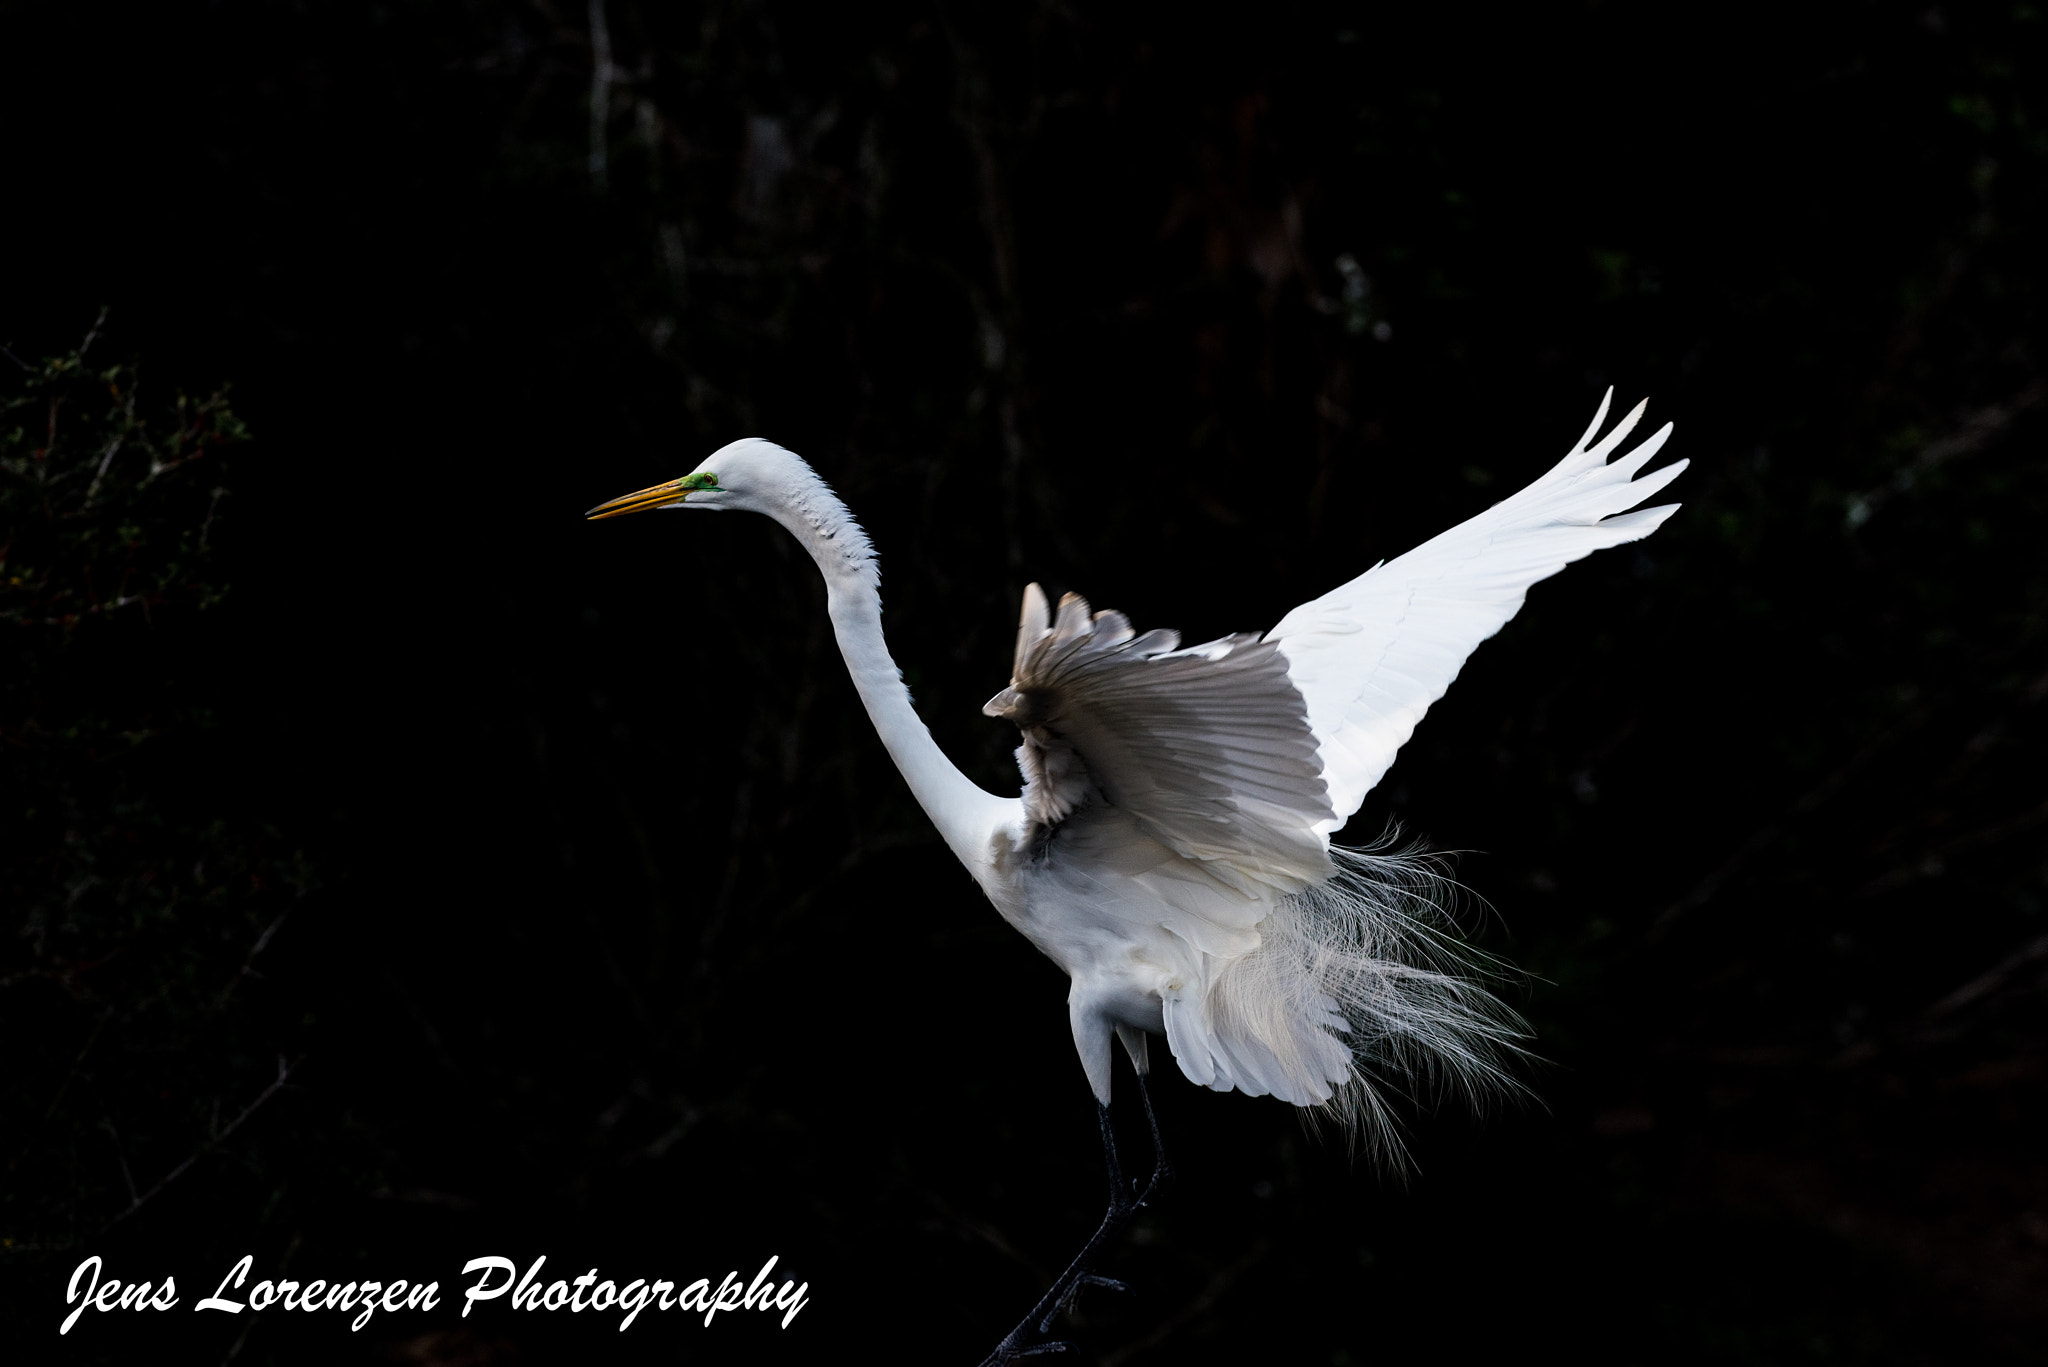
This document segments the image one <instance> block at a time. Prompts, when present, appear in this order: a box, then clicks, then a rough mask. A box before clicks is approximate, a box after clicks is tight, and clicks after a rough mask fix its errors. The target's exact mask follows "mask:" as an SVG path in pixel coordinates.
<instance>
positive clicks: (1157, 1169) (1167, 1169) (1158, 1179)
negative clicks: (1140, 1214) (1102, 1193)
mask: <svg viewBox="0 0 2048 1367" xmlns="http://www.w3.org/2000/svg"><path fill="white" fill-rule="evenodd" d="M1138 1096H1139V1098H1140V1099H1141V1100H1143V1101H1144V1103H1145V1123H1146V1124H1147V1125H1150V1126H1151V1127H1152V1175H1151V1176H1150V1177H1149V1178H1147V1179H1146V1180H1145V1189H1144V1190H1143V1191H1141V1192H1139V1193H1138V1202H1137V1203H1138V1204H1139V1205H1140V1206H1142V1205H1144V1204H1145V1203H1146V1202H1147V1201H1149V1200H1151V1199H1152V1193H1153V1192H1155V1191H1157V1190H1159V1189H1160V1188H1161V1187H1163V1186H1165V1185H1166V1184H1167V1183H1168V1182H1171V1181H1172V1180H1173V1164H1171V1163H1169V1162H1167V1161H1166V1144H1165V1142H1164V1141H1162V1140H1161V1139H1160V1138H1159V1117H1158V1116H1157V1115H1155V1114H1153V1111H1152V1089H1151V1088H1150V1087H1148V1086H1146V1085H1145V1075H1144V1074H1143V1073H1140V1074H1138Z"/></svg>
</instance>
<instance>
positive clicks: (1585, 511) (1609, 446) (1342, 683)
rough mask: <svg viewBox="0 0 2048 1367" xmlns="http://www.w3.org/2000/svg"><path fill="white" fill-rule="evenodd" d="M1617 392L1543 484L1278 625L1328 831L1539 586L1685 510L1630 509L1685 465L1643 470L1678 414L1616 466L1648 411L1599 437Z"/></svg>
mask: <svg viewBox="0 0 2048 1367" xmlns="http://www.w3.org/2000/svg"><path fill="white" fill-rule="evenodd" d="M1613 397H1614V391H1613V390H1609V391H1608V394H1607V398H1605V399H1602V400H1601V401H1600V411H1599V412H1598V413H1596V414H1594V416H1593V425H1592V426H1591V427H1588V428H1587V429H1586V435H1584V436H1583V437H1580V438H1579V442H1578V445H1576V446H1574V447H1573V448H1572V450H1571V453H1570V454H1569V455H1567V456H1566V457H1565V458H1564V459H1563V460H1561V461H1559V462H1558V463H1557V464H1556V465H1555V466H1554V467H1552V469H1551V470H1550V472H1549V473H1548V474H1545V475H1544V476H1543V477H1542V478H1540V479H1538V480H1537V481H1536V482H1535V483H1533V484H1531V485H1529V487H1527V488H1526V489H1523V490H1522V491H1521V492H1520V493H1518V494H1515V495H1514V496H1512V497H1510V498H1507V499H1503V500H1502V501H1501V502H1499V503H1496V504H1494V505H1493V507H1491V508H1489V509H1487V510H1486V511H1485V512H1483V513H1481V514H1479V516H1477V517H1475V518H1472V519H1471V520H1469V521H1466V522H1461V523H1459V524H1458V525H1457V526H1455V527H1453V528H1451V529H1450V530H1449V531H1447V532H1445V533H1443V534H1442V535H1441V536H1438V537H1435V538H1433V539H1431V540H1429V541H1425V542H1424V543H1423V544H1421V545H1420V546H1417V547H1416V548H1415V549H1414V550H1412V551H1409V552H1408V553H1407V554H1406V555H1403V556H1400V557H1399V558H1397V559H1394V560H1390V561H1387V562H1386V563H1384V564H1381V565H1377V566H1374V567H1373V568H1372V569H1370V570H1368V571H1366V572H1365V573H1364V574H1362V575H1360V576H1359V577H1358V578H1356V579H1354V580H1352V581H1351V582H1350V583H1348V584H1344V585H1342V586H1340V587H1338V588H1335V589H1332V590H1331V591H1330V592H1329V593H1326V594H1324V595H1323V596H1322V597H1320V598H1318V599H1315V600H1314V601H1313V602H1308V603H1303V604H1302V605H1301V606H1300V607H1298V608H1296V609H1294V611H1292V612H1290V613H1288V614H1287V615H1286V616H1285V617H1283V618H1281V619H1280V624H1279V625H1278V626H1276V627H1274V628H1273V629H1272V630H1271V631H1270V632H1268V633H1267V634H1266V638H1265V641H1264V643H1263V644H1266V645H1274V646H1278V647H1279V649H1280V652H1281V654H1282V655H1283V656H1284V657H1285V658H1286V661H1287V677H1288V679H1289V681H1290V682H1291V683H1292V684H1293V685H1294V687H1295V688H1296V689H1297V690H1299V692H1300V694H1301V696H1302V698H1303V700H1304V701H1305V702H1306V704H1307V708H1308V722H1309V727H1310V729H1311V730H1312V731H1313V732H1314V733H1315V738H1316V743H1317V746H1318V750H1319V756H1320V766H1319V767H1320V769H1321V773H1322V778H1323V782H1324V784H1325V785H1326V786H1327V789H1328V794H1329V804H1330V812H1329V815H1327V816H1325V817H1323V818H1322V819H1321V820H1320V821H1319V822H1318V824H1317V830H1318V831H1319V832H1321V833H1322V834H1323V835H1324V836H1325V837H1327V836H1328V835H1329V833H1330V832H1332V831H1335V830H1336V829H1337V828H1338V827H1340V826H1342V825H1343V824H1344V822H1345V821H1346V820H1348V819H1349V818H1350V816H1351V814H1352V813H1353V812H1355V811H1357V810H1358V807H1359V804H1360V803H1362V802H1363V801H1364V800H1365V795H1366V793H1367V792H1369V791H1370V790H1371V789H1372V786H1373V785H1374V784H1375V783H1378V782H1379V781H1380V777H1381V775H1383V774H1385V773H1386V772H1387V767H1388V766H1389V765H1391V764H1392V763H1393V762H1394V752H1395V751H1397V750H1399V749H1400V748H1401V746H1402V744H1403V743H1404V742H1406V741H1407V739H1408V737H1409V736H1410V735H1412V734H1414V731H1415V724H1416V723H1417V722H1419V721H1420V720H1422V714H1423V713H1424V712H1426V711H1428V710H1429V705H1430V704H1431V703H1433V702H1435V701H1436V700H1437V699H1438V698H1441V697H1442V696H1443V695H1444V690H1445V689H1447V688H1449V687H1450V685H1451V680H1452V679H1454V678H1456V677H1457V676H1458V670H1459V668H1460V667H1461V666H1462V665H1463V664H1464V663H1465V657H1466V656H1468V655H1470V654H1471V653H1472V652H1473V650H1474V649H1476V648H1477V647H1478V645H1479V643H1480V642H1481V641H1484V640H1485V639H1486V638H1487V637H1489V636H1491V635H1493V634H1494V633H1495V632H1497V631H1499V630H1500V629H1501V627H1502V626H1503V625H1504V624H1505V623H1506V622H1507V620H1508V619H1509V618H1510V617H1512V616H1514V615H1515V613H1516V611H1517V610H1519V609H1520V608H1521V606H1522V598H1523V595H1525V594H1526V593H1527V592H1528V590H1529V586H1530V585H1531V584H1534V583H1536V582H1537V581H1538V580H1540V579H1547V578H1549V577H1550V576H1551V575H1553V574H1556V573H1557V572H1558V571H1559V570H1561V569H1563V568H1564V567H1565V566H1566V565H1569V564H1570V563H1571V562H1572V561H1574V560H1578V559H1581V558H1582V557H1584V556H1587V555H1590V554H1591V553H1593V552H1594V551H1597V550H1600V549H1601V548H1603V547H1606V546H1618V545H1620V544H1622V543H1623V542H1627V541H1635V540H1638V539H1640V538H1642V537H1645V536H1648V535H1649V534H1650V533H1651V532H1653V531H1655V530H1657V528H1658V526H1659V525H1660V524H1662V522H1663V521H1664V519H1665V518H1667V517H1669V516H1671V514H1672V513H1673V512H1675V511H1677V508H1678V505H1677V504H1675V503H1667V504H1664V505H1663V506H1661V507H1656V508H1644V509H1642V510H1641V511H1640V512H1633V513H1631V512H1628V511H1627V510H1628V509H1630V508H1633V507H1635V506H1636V504H1638V503H1641V502H1642V501H1643V500H1644V499H1646V498H1648V497H1649V496H1650V495H1651V494H1654V493H1656V492H1657V491H1658V490H1659V489H1662V488H1663V487H1664V486H1665V485H1667V484H1669V483H1670V482H1671V481H1672V480H1674V479H1676V478H1677V477H1678V474H1679V472H1680V471H1682V470H1683V469H1685V466H1686V462H1685V461H1682V460H1681V461H1678V462H1676V463H1675V464H1672V465H1667V466H1665V467H1664V468H1663V469H1661V470H1659V471H1657V472H1656V473H1655V474H1652V475H1648V476H1646V477H1644V478H1642V479H1637V478H1635V474H1636V472H1637V471H1638V470H1640V469H1642V468H1643V466H1644V465H1646V464H1648V463H1649V461H1650V458H1651V457H1652V456H1654V455H1656V454H1657V452H1658V450H1659V449H1661V448H1662V447H1663V445H1664V442H1665V439H1666V438H1668V437H1669V436H1670V435H1671V425H1670V424H1669V423H1666V424H1665V425H1664V426H1663V427H1662V428H1660V429H1658V431H1657V432H1656V433H1655V434H1654V435H1653V436H1651V437H1650V438H1649V440H1647V441H1645V442H1643V444H1642V445H1640V446H1638V447H1636V448H1635V449H1634V450H1633V451H1631V452H1629V453H1628V454H1627V455H1625V456H1623V457H1622V458H1621V459H1620V460H1617V461H1615V462H1614V463H1613V464H1611V465H1610V464H1608V463H1607V458H1608V456H1610V455H1611V454H1613V452H1614V451H1615V450H1616V448H1618V447H1619V446H1620V445H1621V442H1622V439H1623V438H1624V437H1626V436H1627V435H1628V434H1629V432H1630V431H1631V430H1632V429H1633V428H1634V427H1635V425H1636V421H1637V420H1638V419H1639V418H1641V417H1642V413H1643V405H1642V404H1637V405H1636V407H1635V409H1634V410H1633V411H1631V412H1630V413H1629V415H1628V416H1627V417H1625V418H1623V419H1622V420H1621V422H1620V423H1618V424H1617V425H1616V426H1615V429H1614V430H1613V431H1612V432H1610V433H1608V434H1607V437H1606V438H1605V439H1604V440H1603V441H1601V442H1600V444H1599V445H1597V446H1592V447H1589V446H1588V443H1589V442H1591V441H1592V440H1593V437H1594V435H1595V434H1596V433H1597V432H1599V430H1600V424H1601V423H1602V422H1604V421H1605V420H1606V418H1607V408H1608V403H1609V401H1610V400H1612V399H1613ZM1617 514H1619V516H1617Z"/></svg>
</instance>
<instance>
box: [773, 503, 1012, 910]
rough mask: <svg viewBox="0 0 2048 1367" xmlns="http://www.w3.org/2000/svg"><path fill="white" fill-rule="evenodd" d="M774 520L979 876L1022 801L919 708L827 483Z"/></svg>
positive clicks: (898, 749)
mask: <svg viewBox="0 0 2048 1367" xmlns="http://www.w3.org/2000/svg"><path fill="white" fill-rule="evenodd" d="M771 515H772V516H773V517H774V518H775V520H776V521H777V522H780V523H781V524H782V525H783V526H784V527H787V528H788V529H789V531H790V533H791V534H792V535H793V536H795V537H796V539H797V540H798V541H800V542H801V543H803V547H804V549H805V550H807V551H809V552H810V553H811V559H813V560H815V561H816V562H817V564H818V570H819V572H820V573H822V574H823V575H824V576H825V592H826V603H827V606H828V608H829V610H830V612H831V615H832V630H833V633H834V634H835V635H837V636H838V638H839V652H840V654H842V655H843V656H845V657H846V669H847V672H848V673H849V674H851V675H852V676H853V686H854V688H855V689H856V690H857V691H858V692H859V693H860V700H861V701H862V702H863V703H865V704H866V705H867V709H868V720H870V721H872V722H873V723H874V724H875V733H876V734H877V735H879V736H880V737H881V738H882V744H883V745H884V746H886V747H887V748H888V751H889V757H890V758H891V759H893V760H895V761H896V767H897V768H898V769H899V770H901V771H902V773H903V777H904V780H905V781H906V782H908V783H909V784H910V791H911V793H912V795H913V796H915V797H916V798H917V801H918V805H919V806H921V807H923V808H924V811H925V815H926V816H928V817H930V818H931V820H932V824H933V825H934V826H936V827H938V828H939V834H940V836H942V837H943V838H944V839H945V842H946V845H947V847H948V848H949V849H951V850H952V851H953V853H954V855H955V856H957V857H958V858H959V860H960V862H961V863H963V864H965V865H966V866H967V868H968V871H969V872H971V873H973V874H974V875H975V876H976V878H977V879H979V878H980V877H981V876H982V873H983V871H984V870H985V869H986V868H987V867H988V863H989V858H990V853H989V837H990V836H991V834H992V833H993V832H994V830H995V829H996V827H998V826H999V825H1001V824H1004V823H1005V821H1006V820H1007V819H1008V818H1009V817H1010V816H1011V815H1013V814H1012V813H1011V812H1010V810H1009V809H1010V808H1012V807H1014V806H1016V799H1015V798H1001V797H997V796H996V795H995V794H993V793H989V792H986V791H984V790H983V789H982V788H981V786H980V785H979V784H977V783H975V782H974V780H973V779H970V778H969V777H967V775H965V774H963V773H961V772H960V770H959V769H958V768H956V767H955V766H954V764H953V762H952V761H951V760H949V759H947V758H946V753H945V751H943V750H941V749H939V744H938V742H937V741H935V740H933V739H932V733H931V732H930V731H928V730H926V729H925V724H924V722H923V721H922V720H921V719H920V718H919V717H918V715H917V709H916V708H914V707H913V706H911V702H910V690H909V688H907V687H905V685H904V683H903V671H902V670H900V669H898V668H897V667H896V661H895V660H894V659H893V658H891V656H890V654H889V646H888V642H887V641H885V640H884V639H883V636H882V594H881V582H880V577H879V575H878V574H877V572H876V569H875V558H874V551H873V549H872V547H871V546H870V545H869V542H868V538H867V534H866V533H865V532H863V531H862V530H861V529H860V526H859V524H857V523H856V522H855V521H854V520H853V515H852V514H851V513H849V512H848V511H847V510H846V505H845V504H844V503H842V502H840V501H839V498H838V496H837V495H836V494H834V493H833V492H832V491H831V489H830V488H829V487H827V486H826V485H825V483H824V481H822V480H819V481H818V482H817V485H816V487H815V488H810V489H805V490H803V491H802V493H801V495H800V496H799V497H797V498H793V499H790V500H788V501H787V503H786V504H785V505H784V506H781V507H777V508H775V509H774V510H772V513H771Z"/></svg>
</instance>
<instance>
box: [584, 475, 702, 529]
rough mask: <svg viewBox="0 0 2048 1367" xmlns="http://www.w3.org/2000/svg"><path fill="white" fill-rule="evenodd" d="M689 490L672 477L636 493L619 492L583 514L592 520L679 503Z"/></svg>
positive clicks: (687, 494) (689, 492)
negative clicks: (606, 501)
mask: <svg viewBox="0 0 2048 1367" xmlns="http://www.w3.org/2000/svg"><path fill="white" fill-rule="evenodd" d="M691 492H692V491H691V490H689V489H685V488H684V487H683V481H682V480H680V479H672V480H670V481H669V482H668V483H666V484H655V485H650V486H649V487H647V488H645V489H642V490H640V491H639V492H637V493H631V494H621V495H619V496H618V497H617V498H615V499H613V500H612V501H611V502H609V503H600V504H598V505H597V506H596V507H595V508H592V509H591V510H590V511H589V512H587V513H585V514H584V515H583V516H584V517H585V518H587V519H588V520H590V521H592V522H597V521H599V520H601V519H603V518H607V517H619V516H622V515H624V514H626V513H640V512H645V511H647V509H649V508H662V507H666V506H667V505H669V504H671V503H681V502H682V501H683V500H684V499H686V498H688V497H689V496H690V494H691Z"/></svg>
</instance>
